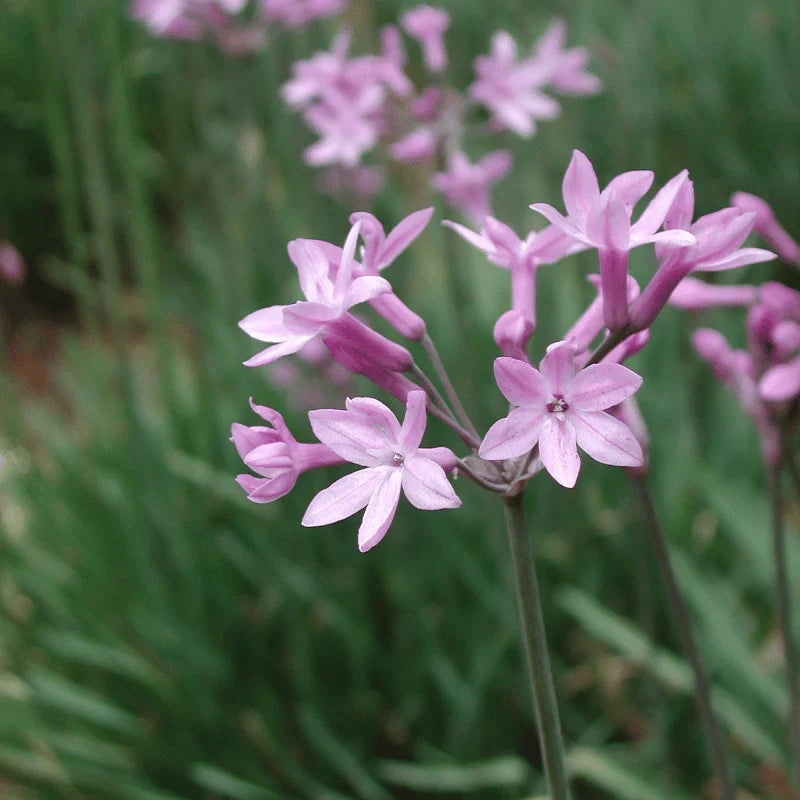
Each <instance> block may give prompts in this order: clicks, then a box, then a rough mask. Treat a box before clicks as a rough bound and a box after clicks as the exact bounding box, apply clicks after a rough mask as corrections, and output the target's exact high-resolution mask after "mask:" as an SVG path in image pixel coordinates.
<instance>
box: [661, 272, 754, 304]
mask: <svg viewBox="0 0 800 800" xmlns="http://www.w3.org/2000/svg"><path fill="white" fill-rule="evenodd" d="M757 299H758V289H757V287H755V286H749V285H746V284H738V285H736V286H715V285H714V284H710V283H705V282H704V281H701V280H699V279H698V278H684V279H683V280H682V281H681V282H680V283H679V284H678V286H677V288H676V289H675V291H674V292H673V293H672V295H671V296H670V298H669V304H670V305H671V306H675V308H680V309H683V310H684V311H703V310H705V309H707V308H736V307H737V306H738V307H745V306H750V305H752V304H753V303H755V302H756V300H757Z"/></svg>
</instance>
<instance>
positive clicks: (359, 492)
mask: <svg viewBox="0 0 800 800" xmlns="http://www.w3.org/2000/svg"><path fill="white" fill-rule="evenodd" d="M426 399H427V398H426V395H425V392H423V391H413V392H410V393H409V395H408V403H407V406H406V416H405V419H404V420H403V424H402V425H400V423H399V422H398V420H397V417H395V415H394V414H393V413H392V411H391V410H390V409H389V408H387V407H386V406H385V405H384V404H383V403H381V402H379V401H378V400H374V399H372V398H370V397H356V398H353V399H351V400H348V401H347V410H346V411H339V410H336V409H320V410H316V411H310V412H309V414H308V418H309V420H310V421H311V427H312V429H313V431H314V433H315V434H316V436H317V438H318V439H319V440H320V441H321V442H323V443H324V444H326V445H327V446H328V447H329V448H330V449H331V450H333V451H334V452H335V453H337V454H338V455H339V456H341V458H343V459H344V460H345V461H349V462H351V463H353V464H358V465H359V466H361V467H364V469H362V470H359V471H358V472H354V473H351V474H350V475H346V476H345V477H344V478H340V479H339V480H338V481H336V482H335V483H333V484H332V485H331V486H329V487H328V488H327V489H323V490H322V491H321V492H320V493H319V494H318V495H317V496H316V497H315V498H314V499H313V500H312V501H311V504H310V505H309V507H308V509H307V510H306V513H305V515H304V516H303V521H302V524H303V525H305V526H308V527H312V526H317V525H329V524H331V523H332V522H338V521H339V520H341V519H345V518H346V517H349V516H351V515H352V514H355V513H356V512H357V511H360V510H361V509H362V508H365V507H366V511H365V512H364V518H363V520H362V522H361V527H360V528H359V530H358V548H359V550H361V552H362V553H363V552H365V551H367V550H369V549H370V548H372V547H374V546H375V545H376V544H378V542H380V541H381V539H383V537H384V535H385V534H386V531H387V530H388V529H389V526H390V525H391V524H392V520H393V519H394V515H395V511H396V510H397V504H398V502H399V500H400V492H401V490H402V492H403V493H404V494H405V496H406V497H407V498H408V500H409V502H410V503H411V504H412V505H413V506H415V507H416V508H420V509H423V510H425V511H434V510H438V509H443V508H458V507H459V506H460V505H461V500H459V498H458V497H457V496H456V493H455V492H454V491H453V487H452V486H451V485H450V482H449V481H448V480H447V475H446V474H445V471H446V470H448V471H449V470H452V469H453V468H454V467H455V464H456V457H455V455H454V454H453V453H452V452H451V451H450V450H448V449H447V448H446V447H435V448H424V447H423V448H421V447H420V443H421V442H422V436H423V434H424V433H425V426H426V412H425V403H426Z"/></svg>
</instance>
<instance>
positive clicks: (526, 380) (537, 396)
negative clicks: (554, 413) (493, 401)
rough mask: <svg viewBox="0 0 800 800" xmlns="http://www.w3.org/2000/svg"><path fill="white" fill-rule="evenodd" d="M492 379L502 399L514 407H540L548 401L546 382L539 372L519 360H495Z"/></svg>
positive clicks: (501, 358) (548, 394)
mask: <svg viewBox="0 0 800 800" xmlns="http://www.w3.org/2000/svg"><path fill="white" fill-rule="evenodd" d="M494 379H495V381H497V386H498V387H499V389H500V391H501V392H502V393H503V397H505V398H506V400H508V402H509V403H513V404H514V405H515V406H541V405H544V404H545V403H547V401H548V400H549V399H550V392H549V391H548V388H547V382H546V381H545V379H544V377H543V376H542V375H541V373H540V372H539V370H537V369H535V368H534V367H532V366H531V365H530V364H526V363H525V362H524V361H520V360H519V359H516V358H507V357H505V356H501V357H500V358H496V359H495V362H494Z"/></svg>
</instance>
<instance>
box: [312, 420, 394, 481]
mask: <svg viewBox="0 0 800 800" xmlns="http://www.w3.org/2000/svg"><path fill="white" fill-rule="evenodd" d="M308 420H309V422H310V423H311V430H313V431H314V435H315V436H316V437H317V438H318V439H319V440H320V441H321V442H322V443H323V444H326V445H327V446H328V447H330V449H331V450H333V452H334V453H336V454H337V455H338V456H341V457H342V458H343V459H344V460H345V461H349V462H351V463H352V464H358V465H359V466H362V467H375V466H377V465H378V464H379V463H381V462H380V459H379V458H378V457H377V456H376V455H375V452H376V451H379V452H380V451H384V450H385V451H387V452H388V451H389V446H388V443H387V440H386V436H385V435H383V434H382V433H381V431H380V429H379V428H378V427H377V426H376V425H375V422H374V421H373V420H372V419H370V418H368V417H360V416H359V415H358V414H352V413H351V412H349V411H341V410H339V409H335V408H319V409H315V410H313V411H309V412H308Z"/></svg>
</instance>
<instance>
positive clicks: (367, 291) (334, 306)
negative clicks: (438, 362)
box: [239, 223, 392, 367]
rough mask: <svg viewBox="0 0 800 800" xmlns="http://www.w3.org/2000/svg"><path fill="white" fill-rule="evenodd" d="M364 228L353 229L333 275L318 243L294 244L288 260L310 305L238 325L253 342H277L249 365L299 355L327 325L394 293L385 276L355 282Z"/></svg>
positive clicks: (261, 314)
mask: <svg viewBox="0 0 800 800" xmlns="http://www.w3.org/2000/svg"><path fill="white" fill-rule="evenodd" d="M360 227H361V226H360V224H358V223H357V224H355V225H354V226H353V227H352V229H351V230H350V233H349V234H348V236H347V241H346V242H345V244H344V248H343V250H342V255H341V261H340V263H339V265H338V269H336V271H335V274H333V275H332V274H331V268H330V267H331V265H330V263H329V261H328V259H327V258H326V257H325V253H324V251H323V250H322V248H321V247H319V245H318V244H317V243H315V242H314V241H312V240H310V239H295V240H294V241H293V242H290V243H289V248H288V250H289V257H290V258H291V259H292V261H293V262H294V264H295V266H296V267H297V272H298V275H299V277H300V287H301V288H302V290H303V293H304V294H305V296H306V301H305V302H303V301H301V302H297V303H294V304H292V305H288V306H270V307H269V308H262V309H260V310H259V311H254V312H253V313H252V314H249V315H248V316H246V317H245V318H244V319H243V320H241V322H239V327H240V328H241V329H242V330H243V331H244V332H245V333H247V334H249V335H250V336H252V337H253V338H254V339H258V340H259V341H262V342H276V343H277V344H274V345H273V346H272V347H268V348H267V349H266V350H262V351H261V352H260V353H257V354H256V355H254V356H253V357H252V358H250V359H249V360H247V361H245V362H244V363H245V365H246V366H248V367H259V366H263V365H264V364H269V363H271V362H273V361H275V360H276V359H278V358H281V357H282V356H285V355H290V354H291V353H296V352H297V351H298V350H299V349H300V348H301V347H303V346H304V345H306V344H307V343H308V342H310V341H311V340H312V339H313V338H314V337H316V336H317V335H318V334H320V333H322V332H323V331H324V330H325V328H326V327H327V326H328V325H330V324H331V323H333V322H336V321H337V320H341V319H342V318H344V317H345V315H346V313H347V310H348V309H349V308H352V306H354V305H357V304H358V303H363V302H365V301H367V300H371V299H372V298H373V297H377V296H378V295H380V294H384V293H385V292H390V291H391V289H392V287H391V285H390V284H389V282H388V281H386V280H384V279H383V278H380V277H377V276H373V275H365V276H362V277H359V278H353V261H354V260H353V255H354V252H355V247H356V241H357V240H358V233H359V230H360ZM376 335H377V334H376Z"/></svg>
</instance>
